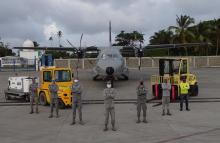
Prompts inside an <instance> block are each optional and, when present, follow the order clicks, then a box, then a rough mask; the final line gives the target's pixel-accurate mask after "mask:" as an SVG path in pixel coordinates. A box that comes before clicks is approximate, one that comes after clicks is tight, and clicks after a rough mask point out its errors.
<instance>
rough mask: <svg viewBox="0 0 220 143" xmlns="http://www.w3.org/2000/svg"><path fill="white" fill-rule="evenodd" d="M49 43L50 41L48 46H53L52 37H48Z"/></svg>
mask: <svg viewBox="0 0 220 143" xmlns="http://www.w3.org/2000/svg"><path fill="white" fill-rule="evenodd" d="M49 41H50V46H53V37H52V36H50V38H49Z"/></svg>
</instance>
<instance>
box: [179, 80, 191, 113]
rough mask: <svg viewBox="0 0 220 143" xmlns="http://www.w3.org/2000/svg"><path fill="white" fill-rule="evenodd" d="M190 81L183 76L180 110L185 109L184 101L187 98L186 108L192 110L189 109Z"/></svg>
mask: <svg viewBox="0 0 220 143" xmlns="http://www.w3.org/2000/svg"><path fill="white" fill-rule="evenodd" d="M189 89H190V86H189V83H188V82H187V81H186V77H183V78H182V82H181V83H180V111H183V101H184V100H185V103H186V110H187V111H190V109H189V102H188V99H189Z"/></svg>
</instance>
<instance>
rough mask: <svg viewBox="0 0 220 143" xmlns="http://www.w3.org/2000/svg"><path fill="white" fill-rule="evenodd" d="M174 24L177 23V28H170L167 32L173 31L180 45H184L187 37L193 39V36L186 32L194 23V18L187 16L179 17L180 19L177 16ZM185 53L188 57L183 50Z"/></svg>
mask: <svg viewBox="0 0 220 143" xmlns="http://www.w3.org/2000/svg"><path fill="white" fill-rule="evenodd" d="M176 23H177V26H170V27H169V30H174V31H175V34H176V35H177V37H178V41H179V42H180V43H186V42H187V41H186V37H187V36H191V37H194V34H193V33H192V32H191V31H189V30H188V28H189V26H190V25H191V24H193V23H195V20H194V18H192V17H190V16H188V15H180V17H179V16H177V18H176ZM185 51H186V55H188V53H187V49H186V48H185Z"/></svg>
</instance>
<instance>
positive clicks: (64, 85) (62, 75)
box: [38, 67, 73, 108]
mask: <svg viewBox="0 0 220 143" xmlns="http://www.w3.org/2000/svg"><path fill="white" fill-rule="evenodd" d="M40 74H41V75H40V87H39V89H38V93H39V102H40V104H41V105H47V104H49V103H50V95H49V89H48V86H49V85H50V84H51V83H52V80H56V83H57V85H58V86H59V91H58V96H59V100H58V101H59V107H60V108H64V107H66V106H71V104H72V101H71V100H72V99H71V90H70V86H71V84H72V83H73V80H72V77H73V74H72V71H71V69H70V68H56V67H49V68H43V69H42V70H41V73H40Z"/></svg>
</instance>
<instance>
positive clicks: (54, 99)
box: [49, 83, 59, 118]
mask: <svg viewBox="0 0 220 143" xmlns="http://www.w3.org/2000/svg"><path fill="white" fill-rule="evenodd" d="M58 90H59V87H58V85H57V84H56V83H52V84H50V85H49V92H50V109H51V110H50V116H49V118H52V117H53V108H54V104H55V107H56V116H57V117H59V105H58V94H57V92H58Z"/></svg>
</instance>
